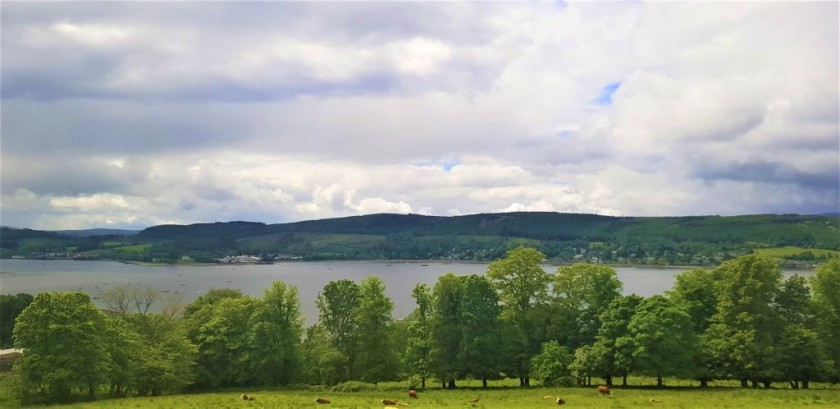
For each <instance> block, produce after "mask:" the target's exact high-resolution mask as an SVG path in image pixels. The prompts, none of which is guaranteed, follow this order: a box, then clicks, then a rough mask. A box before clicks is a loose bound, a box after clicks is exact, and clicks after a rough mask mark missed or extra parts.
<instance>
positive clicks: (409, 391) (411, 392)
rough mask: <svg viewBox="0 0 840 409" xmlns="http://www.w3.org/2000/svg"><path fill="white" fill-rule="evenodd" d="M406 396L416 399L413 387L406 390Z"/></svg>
mask: <svg viewBox="0 0 840 409" xmlns="http://www.w3.org/2000/svg"><path fill="white" fill-rule="evenodd" d="M408 397H409V398H413V399H417V391H415V390H414V389H409V390H408Z"/></svg>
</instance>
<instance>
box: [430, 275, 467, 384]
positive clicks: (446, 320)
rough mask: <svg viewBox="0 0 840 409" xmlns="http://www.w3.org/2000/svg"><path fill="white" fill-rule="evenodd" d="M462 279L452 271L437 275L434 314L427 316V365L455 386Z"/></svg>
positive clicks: (457, 374)
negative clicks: (428, 336) (428, 342)
mask: <svg viewBox="0 0 840 409" xmlns="http://www.w3.org/2000/svg"><path fill="white" fill-rule="evenodd" d="M462 284H463V283H462V281H461V279H459V278H458V277H457V276H456V275H455V274H452V273H446V274H444V275H442V276H440V277H438V282H437V284H435V287H434V290H433V299H434V304H433V307H432V310H433V311H434V314H433V315H432V318H431V320H430V323H429V324H430V330H431V331H430V332H431V335H430V339H431V342H430V344H431V349H430V351H429V361H430V362H429V364H430V365H429V367H430V370H431V372H432V373H433V374H434V375H435V377H437V378H438V379H440V380H441V382H444V383H445V384H447V383H448V384H447V385H446V386H447V387H449V388H451V389H454V388H455V387H456V385H455V379H457V378H458V376H459V375H460V371H459V368H458V354H459V353H460V352H461V341H462V338H461V322H460V321H461V316H460V307H461V298H462V297H463V292H464V291H463V286H462Z"/></svg>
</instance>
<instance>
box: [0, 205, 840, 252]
mask: <svg viewBox="0 0 840 409" xmlns="http://www.w3.org/2000/svg"><path fill="white" fill-rule="evenodd" d="M838 226H840V218H839V217H836V216H801V215H748V216H731V217H721V216H693V217H610V216H599V215H587V214H567V213H547V212H544V213H540V212H527V213H526V212H521V213H494V214H476V215H467V216H457V217H438V216H421V215H398V214H374V215H366V216H354V217H344V218H335V219H324V220H311V221H303V222H297V223H284V224H264V223H255V222H243V221H236V222H227V223H221V222H218V223H200V224H192V225H161V226H154V227H150V228H147V229H145V230H142V231H140V232H138V233H136V234H131V235H116V234H113V232H111V233H109V235H107V236H91V237H71V236H68V235H66V234H57V233H48V232H37V231H34V230H16V231H15V232H9V233H7V232H6V230H5V229H4V230H3V236H4V237H3V255H4V256H10V255H13V254H18V253H20V252H25V251H29V250H32V249H33V248H38V249H39V250H40V251H42V252H46V251H47V250H46V249H45V246H46V247H49V246H50V245H51V244H52V245H54V246H53V247H51V250H53V251H55V250H56V249H58V248H66V247H77V248H78V249H82V248H84V249H85V251H88V252H89V253H87V255H86V256H91V255H95V256H97V257H103V258H115V259H129V260H142V261H168V262H174V261H177V260H182V259H188V260H189V259H191V260H194V261H212V260H214V259H215V258H218V257H222V256H226V255H236V254H256V255H264V256H265V257H266V258H267V259H268V258H272V257H273V256H275V255H295V256H301V257H303V258H304V259H309V260H317V259H443V260H493V259H496V258H499V257H502V256H504V254H505V252H506V251H508V250H509V249H512V248H515V247H516V246H520V245H528V246H534V247H538V248H539V249H540V250H541V251H543V252H544V253H545V254H546V255H547V256H548V257H549V258H550V259H553V260H557V261H576V260H586V261H597V262H612V263H647V264H696V265H704V264H716V263H718V262H720V261H722V260H724V259H727V258H730V257H735V256H737V255H740V254H745V253H751V252H755V251H758V250H761V251H762V252H764V253H766V254H778V255H779V257H780V258H783V259H786V260H788V261H789V262H791V263H802V262H808V261H813V260H816V261H818V260H820V259H824V258H826V257H833V256H834V255H836V254H840V253H838V252H840V231H838ZM102 232H107V230H103V231H102ZM7 234H8V235H9V236H10V237H12V238H11V239H9V240H7V239H6V237H5V236H6V235H7ZM23 236H27V237H26V238H23ZM97 237H98V239H97ZM73 240H80V241H79V242H78V243H77V244H73V243H75V242H73ZM94 242H96V243H97V245H95V246H94ZM34 244H37V245H34ZM38 246H40V247H38ZM61 246H64V247H61ZM776 248H784V249H785V251H773V250H772V249H776ZM768 249H770V250H768ZM811 249H818V250H825V251H808V250H811ZM80 251H81V250H80ZM22 255H24V256H28V254H22Z"/></svg>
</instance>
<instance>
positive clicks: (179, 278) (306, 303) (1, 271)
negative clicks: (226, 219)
mask: <svg viewBox="0 0 840 409" xmlns="http://www.w3.org/2000/svg"><path fill="white" fill-rule="evenodd" d="M544 268H545V269H546V271H550V272H554V271H556V269H557V267H555V266H550V265H546V266H544ZM486 270H487V263H457V262H456V263H436V262H423V263H420V262H411V263H403V262H394V261H389V262H387V263H386V262H369V261H329V262H287V263H277V264H270V265H265V264H248V265H209V266H180V265H177V266H176V265H136V264H125V263H118V262H111V261H70V260H0V293H2V294H17V293H29V294H37V293H39V292H44V291H64V290H78V291H82V292H85V293H88V294H90V295H91V297H97V296H98V295H99V294H100V293H101V292H102V291H104V290H105V289H107V288H108V287H109V286H113V285H119V284H126V283H135V284H151V285H153V286H155V287H157V288H159V289H161V290H163V291H167V293H166V294H165V295H175V294H176V293H178V294H179V295H180V296H182V297H183V300H184V301H185V302H191V301H193V300H194V299H196V298H197V297H198V296H199V295H201V294H202V293H204V292H207V290H209V289H211V288H236V289H240V290H242V292H243V293H245V294H249V295H252V296H256V297H259V296H262V293H263V291H264V290H265V289H266V288H268V286H269V285H270V284H271V283H272V282H274V281H275V280H283V282H285V283H286V284H289V285H293V286H296V287H297V288H298V294H299V297H300V301H301V309H302V310H303V314H304V315H305V317H306V323H307V325H310V324H313V323H315V322H316V321H317V319H318V311H317V309H316V307H315V297H317V295H318V292H320V291H321V290H322V289H323V288H324V285H326V284H327V283H328V282H330V281H332V280H339V279H344V278H346V279H350V280H353V281H356V282H358V281H360V280H361V279H362V278H364V277H367V276H369V275H376V276H378V277H379V278H380V279H381V280H382V281H383V283H385V291H386V294H387V295H388V296H389V297H391V299H392V300H393V301H394V317H395V318H402V317H405V316H406V315H408V313H410V312H411V311H412V310H413V309H414V307H415V305H414V299H413V298H411V290H412V289H413V288H414V286H415V285H416V284H418V283H425V284H428V285H430V286H433V285H434V283H435V282H437V278H438V277H439V276H440V275H441V274H444V273H446V272H452V273H455V274H458V275H468V274H484V272H485V271H486ZM615 270H616V272H617V273H618V278H619V279H620V280H621V281H622V283H624V293H625V294H632V293H635V294H639V295H643V296H650V295H653V294H659V293H662V292H664V291H666V290H669V289H670V288H671V286H673V284H674V276H675V275H677V274H679V273H680V272H682V271H685V270H686V269H685V268H661V267H615ZM796 273H798V274H800V275H804V276H809V275H811V274H813V273H812V272H811V271H797V272H796ZM792 274H794V272H793V271H786V272H785V276H789V275H792ZM95 301H96V302H99V301H98V300H95Z"/></svg>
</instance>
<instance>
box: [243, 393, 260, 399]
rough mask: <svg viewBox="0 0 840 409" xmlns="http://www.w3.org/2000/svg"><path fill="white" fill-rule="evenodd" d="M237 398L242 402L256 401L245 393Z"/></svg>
mask: <svg viewBox="0 0 840 409" xmlns="http://www.w3.org/2000/svg"><path fill="white" fill-rule="evenodd" d="M239 397H240V398H242V400H256V398H255V397H253V396H251V395H248V394H246V393H243V394H242V395H239Z"/></svg>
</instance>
